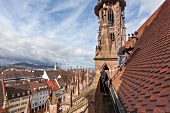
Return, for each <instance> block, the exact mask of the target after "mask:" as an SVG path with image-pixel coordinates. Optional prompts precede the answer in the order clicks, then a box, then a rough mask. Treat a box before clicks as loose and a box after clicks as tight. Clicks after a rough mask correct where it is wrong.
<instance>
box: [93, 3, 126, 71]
mask: <svg viewBox="0 0 170 113" xmlns="http://www.w3.org/2000/svg"><path fill="white" fill-rule="evenodd" d="M125 6H126V2H125V1H124V0H98V3H97V5H96V6H95V9H94V11H95V14H96V15H97V16H98V19H99V22H98V23H99V30H98V45H97V46H96V54H95V58H94V60H95V66H96V67H95V68H96V70H100V69H102V68H104V67H107V68H109V70H110V71H114V70H115V67H116V64H117V52H118V50H119V48H120V47H121V46H122V45H123V44H124V43H125V40H126V39H125V25H124V8H125Z"/></svg>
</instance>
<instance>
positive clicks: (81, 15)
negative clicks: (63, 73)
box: [0, 0, 164, 68]
mask: <svg viewBox="0 0 170 113" xmlns="http://www.w3.org/2000/svg"><path fill="white" fill-rule="evenodd" d="M97 1H98V0H85V1H84V0H0V43H1V44H0V65H6V64H12V63H16V62H23V61H24V62H28V63H34V64H49V65H54V64H55V63H56V62H59V63H61V62H62V67H66V66H67V67H69V66H73V67H75V66H76V65H78V66H84V67H85V68H91V67H93V66H94V61H93V57H94V54H95V46H96V44H97V29H98V20H97V17H96V15H95V14H94V7H95V5H96V4H97ZM163 1H164V0H126V2H127V7H126V9H125V17H126V28H127V31H126V32H127V33H132V32H134V31H135V30H137V29H138V28H139V27H140V26H141V25H142V24H143V22H145V21H146V19H147V18H148V17H149V16H150V15H151V14H152V13H153V12H154V11H155V10H156V9H157V8H158V7H159V6H160V4H161V3H163Z"/></svg>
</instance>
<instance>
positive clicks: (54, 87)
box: [46, 81, 59, 91]
mask: <svg viewBox="0 0 170 113" xmlns="http://www.w3.org/2000/svg"><path fill="white" fill-rule="evenodd" d="M46 83H47V85H48V88H49V89H52V90H54V91H56V90H59V87H58V85H57V84H56V82H55V81H46Z"/></svg>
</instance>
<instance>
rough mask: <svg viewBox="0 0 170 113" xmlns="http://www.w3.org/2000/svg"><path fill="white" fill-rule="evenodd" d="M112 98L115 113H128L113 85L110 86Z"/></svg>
mask: <svg viewBox="0 0 170 113" xmlns="http://www.w3.org/2000/svg"><path fill="white" fill-rule="evenodd" d="M110 96H111V99H112V103H113V107H114V111H115V113H127V112H126V110H125V107H124V106H123V104H122V103H121V101H120V99H119V97H118V95H117V93H116V90H115V88H114V87H113V85H112V84H110Z"/></svg>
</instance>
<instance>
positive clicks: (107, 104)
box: [99, 93, 114, 113]
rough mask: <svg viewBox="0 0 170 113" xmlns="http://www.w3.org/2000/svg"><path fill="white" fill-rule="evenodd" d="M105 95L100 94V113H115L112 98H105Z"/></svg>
mask: <svg viewBox="0 0 170 113" xmlns="http://www.w3.org/2000/svg"><path fill="white" fill-rule="evenodd" d="M103 94H104V93H100V107H99V113H114V109H113V104H112V101H111V98H110V96H103Z"/></svg>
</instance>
